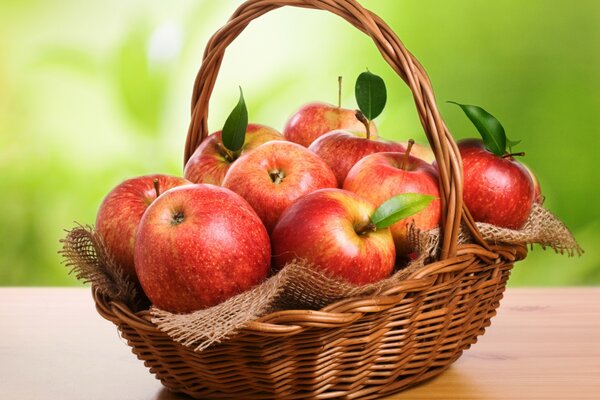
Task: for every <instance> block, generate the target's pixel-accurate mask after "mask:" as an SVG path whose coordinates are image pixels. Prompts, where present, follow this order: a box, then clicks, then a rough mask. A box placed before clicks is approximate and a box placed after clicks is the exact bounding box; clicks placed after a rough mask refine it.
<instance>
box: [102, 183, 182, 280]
mask: <svg viewBox="0 0 600 400" xmlns="http://www.w3.org/2000/svg"><path fill="white" fill-rule="evenodd" d="M190 183H191V182H189V181H187V180H185V179H183V178H179V177H174V176H168V175H146V176H140V177H137V178H131V179H127V180H125V181H123V182H121V183H120V184H119V185H117V186H116V187H115V188H114V189H112V190H111V191H110V192H109V193H108V195H107V196H106V197H105V198H104V200H103V201H102V204H101V205H100V208H99V209H98V214H97V216H96V232H98V234H99V235H100V237H101V238H102V241H103V242H104V245H105V246H106V249H107V251H108V253H109V254H110V256H111V257H112V258H113V259H114V261H115V262H116V263H117V265H119V266H120V267H121V268H122V269H123V272H124V273H125V275H127V276H128V277H129V278H130V279H131V280H133V281H137V277H136V275H135V266H134V263H133V251H134V243H135V232H136V230H137V228H138V225H139V223H140V220H141V219H142V215H143V214H144V211H146V208H148V206H149V205H150V204H151V203H152V202H153V201H154V200H155V199H156V198H157V197H158V196H159V194H160V193H161V191H166V190H168V189H171V188H174V187H176V186H180V185H186V184H190Z"/></svg>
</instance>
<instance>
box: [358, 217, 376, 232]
mask: <svg viewBox="0 0 600 400" xmlns="http://www.w3.org/2000/svg"><path fill="white" fill-rule="evenodd" d="M375 231H377V227H376V226H375V224H374V223H373V221H371V220H369V223H368V224H366V225H365V226H363V227H362V228H360V229H358V230H357V231H356V233H357V234H358V235H366V234H367V233H369V232H375Z"/></svg>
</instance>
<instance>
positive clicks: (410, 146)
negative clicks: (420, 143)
mask: <svg viewBox="0 0 600 400" xmlns="http://www.w3.org/2000/svg"><path fill="white" fill-rule="evenodd" d="M413 144H415V141H414V140H413V139H408V146H406V151H405V152H404V158H402V169H404V168H406V165H407V164H408V157H410V151H411V150H412V147H413Z"/></svg>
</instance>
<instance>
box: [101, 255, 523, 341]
mask: <svg viewBox="0 0 600 400" xmlns="http://www.w3.org/2000/svg"><path fill="white" fill-rule="evenodd" d="M491 248H492V250H487V249H485V248H483V247H482V246H480V245H478V244H473V243H466V244H459V245H458V252H457V255H456V256H455V257H453V258H448V259H445V260H440V261H435V262H433V263H430V264H427V265H426V266H425V267H424V268H422V269H419V270H417V271H415V272H414V273H413V274H411V275H410V276H409V277H407V278H405V279H403V280H402V281H400V282H399V283H398V284H397V285H394V286H392V287H390V288H389V289H387V290H385V291H383V292H382V293H379V294H374V295H364V296H357V297H350V298H345V299H341V300H338V301H336V302H334V303H332V304H329V305H327V306H325V307H323V308H321V309H319V310H308V309H290V310H282V311H275V312H272V313H269V314H266V315H264V316H262V317H260V318H258V319H256V320H254V321H251V322H249V323H248V324H246V325H245V326H244V327H242V328H240V329H239V330H238V333H255V334H261V335H274V336H286V335H294V334H297V333H299V332H301V331H303V330H305V329H307V328H311V327H313V328H315V327H316V328H329V329H336V328H340V327H344V326H347V325H350V324H352V323H353V322H354V321H356V320H358V319H360V318H361V317H362V316H363V315H365V314H368V313H377V312H382V311H385V310H387V309H389V308H392V307H394V306H396V305H397V304H398V303H399V302H400V301H402V299H403V298H404V297H405V296H407V294H408V293H411V292H414V291H419V290H423V289H426V288H428V287H431V286H433V285H435V284H436V283H437V282H438V278H439V276H440V275H442V274H448V273H451V272H463V273H464V272H466V271H467V270H468V269H469V268H474V267H475V268H477V267H478V266H479V265H480V264H479V263H478V261H483V262H484V263H485V264H487V265H495V264H497V263H498V262H500V261H506V262H508V263H514V262H516V261H519V260H521V259H523V258H525V256H526V255H527V245H525V244H496V245H492V246H491ZM448 283H449V282H448V281H447V280H445V281H444V284H448ZM91 289H92V296H93V298H94V301H95V303H96V309H97V311H98V312H99V313H100V314H101V316H102V317H104V318H105V319H107V320H110V321H112V322H114V323H115V324H116V325H120V324H122V323H123V322H126V323H127V324H129V325H132V326H134V327H135V328H137V329H141V330H145V331H149V332H157V331H160V330H159V329H158V326H157V325H156V324H155V323H154V322H152V320H153V316H152V313H151V311H150V309H145V310H141V311H137V312H134V311H132V310H131V309H130V308H129V307H128V306H127V305H125V304H124V303H123V302H120V301H116V300H112V299H109V298H108V297H107V296H106V295H105V294H103V293H102V292H101V290H99V289H98V288H97V287H96V286H94V285H92V288H91Z"/></svg>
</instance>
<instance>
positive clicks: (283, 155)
mask: <svg viewBox="0 0 600 400" xmlns="http://www.w3.org/2000/svg"><path fill="white" fill-rule="evenodd" d="M336 183H337V182H336V179H335V176H334V175H333V172H331V169H329V167H328V166H327V164H325V162H324V161H323V160H321V159H320V158H319V157H317V156H316V155H315V154H314V153H311V152H310V151H308V150H307V149H306V148H305V147H302V146H300V145H299V144H296V143H291V142H284V141H272V142H267V143H264V144H262V145H260V146H259V147H258V148H256V149H255V150H254V151H252V152H250V153H248V154H246V155H244V156H242V157H240V158H239V159H238V160H237V161H236V162H235V163H234V164H233V165H232V166H231V168H230V169H229V171H228V172H227V175H225V179H224V180H223V186H224V187H226V188H229V189H231V190H233V191H234V192H236V193H238V194H239V195H240V196H242V197H243V198H244V199H246V200H247V201H248V203H250V205H251V206H252V207H253V208H254V210H255V211H256V213H257V214H258V216H259V217H260V219H261V220H262V221H263V223H264V224H265V226H266V227H267V231H269V232H271V230H272V229H273V227H274V226H275V224H276V223H277V220H278V219H279V216H280V215H281V213H282V212H283V211H284V210H285V209H286V208H288V207H289V206H290V205H291V204H292V203H293V202H294V201H296V199H298V198H300V197H302V196H304V195H305V194H308V193H310V192H313V191H315V190H317V189H321V188H331V187H336Z"/></svg>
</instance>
